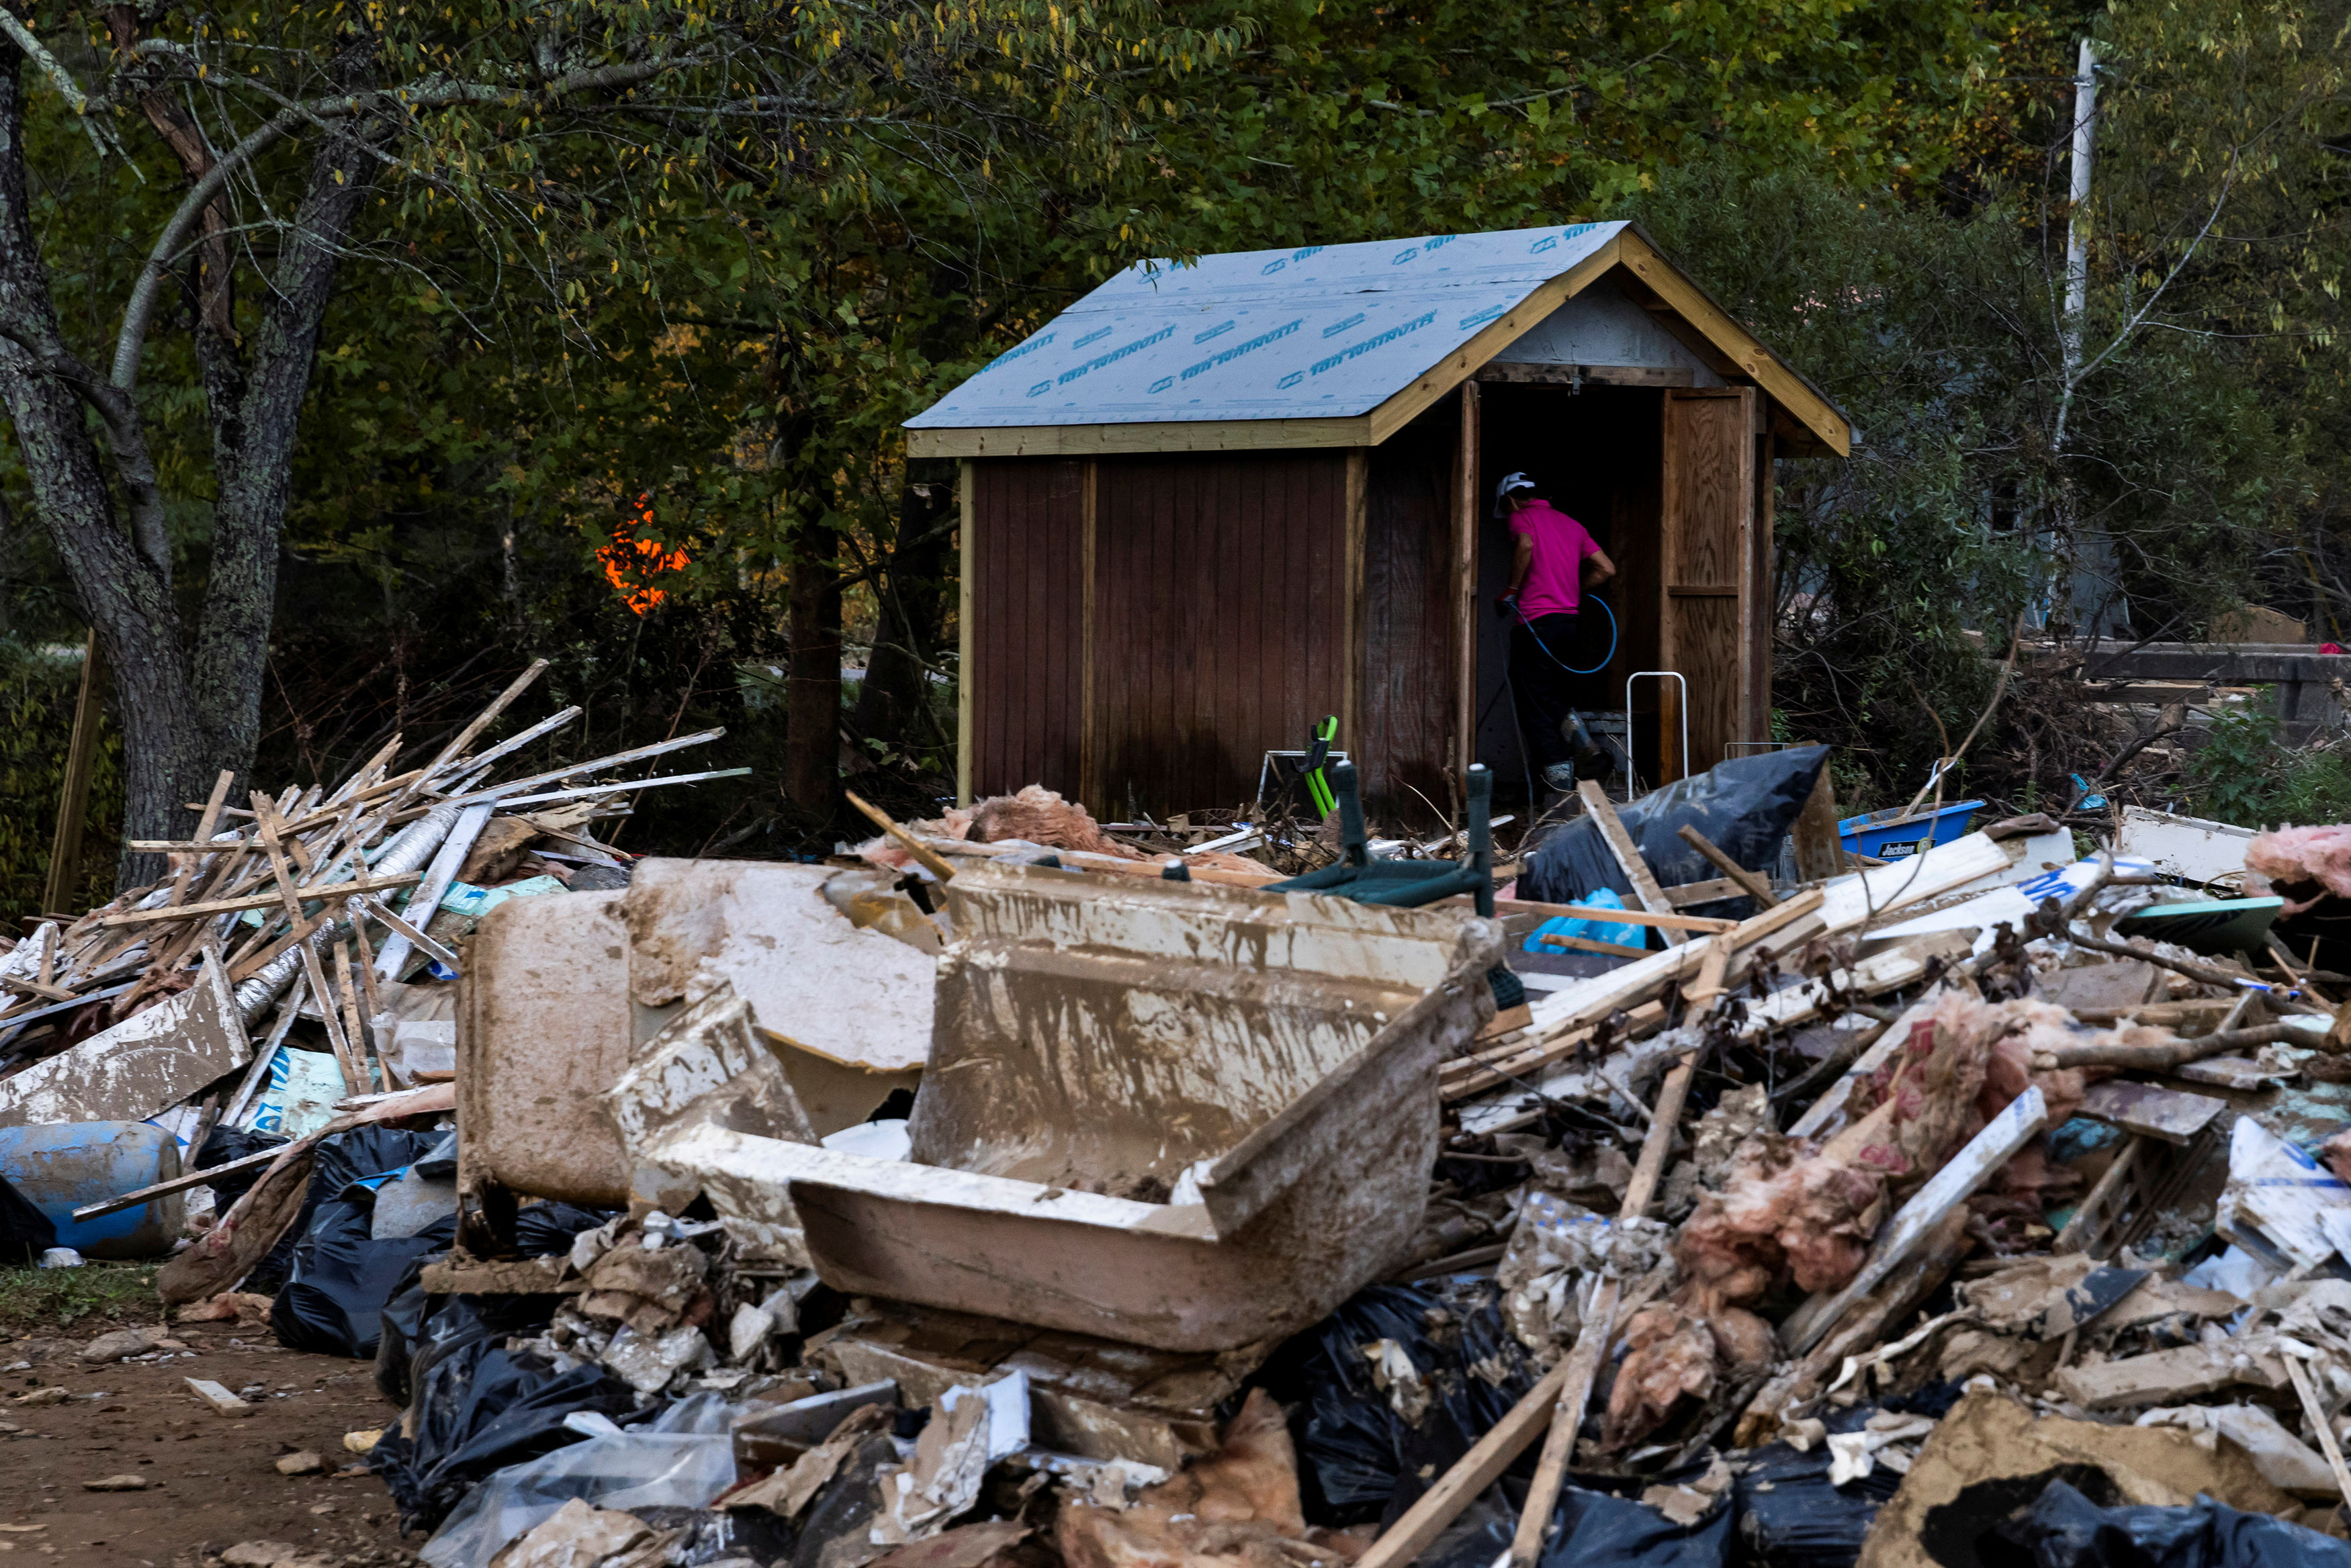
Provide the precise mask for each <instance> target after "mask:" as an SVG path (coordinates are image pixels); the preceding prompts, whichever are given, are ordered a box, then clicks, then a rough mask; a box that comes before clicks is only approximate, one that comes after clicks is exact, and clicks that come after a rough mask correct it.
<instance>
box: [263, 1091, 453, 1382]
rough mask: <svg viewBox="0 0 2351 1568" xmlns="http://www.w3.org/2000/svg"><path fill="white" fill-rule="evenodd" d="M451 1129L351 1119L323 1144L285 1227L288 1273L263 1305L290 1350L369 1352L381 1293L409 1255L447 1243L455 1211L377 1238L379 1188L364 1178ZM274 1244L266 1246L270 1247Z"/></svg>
mask: <svg viewBox="0 0 2351 1568" xmlns="http://www.w3.org/2000/svg"><path fill="white" fill-rule="evenodd" d="M445 1137H447V1135H446V1134H445V1133H437V1132H406V1131H403V1130H402V1129H400V1128H398V1127H353V1128H352V1129H351V1130H350V1132H346V1133H337V1134H336V1135H335V1136H334V1137H330V1138H328V1139H325V1140H324V1141H323V1142H321V1143H320V1144H319V1148H318V1152H317V1153H316V1154H315V1155H314V1156H313V1157H312V1158H311V1165H310V1185H309V1187H308V1189H306V1190H305V1192H304V1193H303V1197H302V1213H301V1216H300V1217H299V1218H298V1219H297V1220H295V1222H294V1226H293V1230H292V1231H291V1232H290V1234H291V1237H292V1241H293V1245H292V1247H291V1249H290V1250H289V1251H287V1259H286V1264H285V1274H284V1278H285V1282H284V1283H283V1284H282V1285H280V1286H279V1287H278V1290H277V1302H276V1304H274V1305H273V1306H271V1308H270V1309H269V1327H270V1331H271V1332H272V1333H273V1334H276V1335H277V1343H278V1344H280V1345H284V1346H286V1348H287V1349H288V1350H307V1351H310V1352H313V1353H314V1354H317V1355H344V1356H350V1357H353V1358H355V1359H365V1358H366V1357H369V1356H371V1355H374V1354H375V1352H376V1336H377V1334H378V1333H379V1332H380V1324H381V1317H382V1314H383V1307H384V1303H386V1302H388V1301H390V1300H391V1299H392V1292H393V1290H394V1289H395V1288H397V1287H398V1285H399V1283H400V1279H401V1275H402V1272H405V1271H406V1269H407V1267H408V1265H409V1263H410V1262H411V1261H412V1260H413V1259H416V1258H421V1257H423V1256H424V1255H425V1254H427V1253H429V1252H440V1251H447V1250H448V1247H449V1243H450V1242H451V1241H455V1239H456V1234H457V1221H456V1218H455V1216H454V1215H453V1216H451V1217H449V1218H448V1219H445V1220H438V1221H435V1222H434V1224H432V1225H429V1226H427V1227H425V1228H424V1229H423V1231H419V1232H418V1233H417V1234H415V1235H413V1236H402V1237H395V1238H387V1239H386V1240H384V1241H374V1240H372V1239H371V1237H370V1235H369V1231H370V1229H371V1226H372V1225H373V1223H374V1219H375V1189H374V1188H373V1187H371V1186H369V1185H367V1183H368V1181H369V1180H371V1179H375V1178H380V1177H383V1176H386V1175H388V1174H389V1173H392V1172H395V1171H399V1170H403V1169H405V1168H408V1167H409V1166H411V1165H413V1164H414V1163H415V1162H416V1161H417V1160H419V1159H421V1158H423V1157H424V1156H425V1155H427V1154H430V1153H432V1152H433V1150H434V1149H435V1148H437V1147H440V1145H441V1144H442V1142H443V1141H444V1138H445ZM276 1254H277V1249H275V1248H273V1249H272V1250H271V1255H272V1256H273V1257H275V1256H276Z"/></svg>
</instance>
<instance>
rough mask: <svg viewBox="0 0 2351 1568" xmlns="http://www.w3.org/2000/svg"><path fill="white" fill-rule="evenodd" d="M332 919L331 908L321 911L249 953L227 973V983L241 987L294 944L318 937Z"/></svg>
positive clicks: (333, 912)
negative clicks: (259, 948)
mask: <svg viewBox="0 0 2351 1568" xmlns="http://www.w3.org/2000/svg"><path fill="white" fill-rule="evenodd" d="M334 918H335V911H334V909H333V908H332V907H329V908H327V909H321V910H319V912H318V913H317V914H315V915H313V916H311V917H310V918H309V919H307V920H303V921H300V922H299V923H298V924H297V925H296V926H295V928H294V929H292V930H290V931H288V932H287V933H286V934H285V935H284V936H282V937H280V938H278V939H277V940H276V941H274V942H272V943H270V944H269V945H268V946H267V947H266V948H264V949H262V950H260V951H259V952H257V953H250V954H247V955H246V957H244V958H241V959H239V960H237V961H236V962H235V965H233V966H232V967H231V968H230V970H229V971H228V980H229V983H230V984H231V985H242V984H244V983H245V982H246V981H248V980H251V979H252V978H253V977H254V976H255V975H256V974H259V973H260V972H261V971H263V970H265V969H266V968H268V967H269V966H270V965H271V964H272V963H275V962H276V961H277V960H278V958H280V957H281V956H282V955H283V954H284V953H285V951H286V950H287V949H288V948H290V947H292V946H293V945H294V944H295V943H296V942H306V941H308V940H310V939H311V938H312V937H314V936H316V935H318V934H319V928H320V927H322V926H324V925H326V923H327V922H328V921H329V920H331V919H334Z"/></svg>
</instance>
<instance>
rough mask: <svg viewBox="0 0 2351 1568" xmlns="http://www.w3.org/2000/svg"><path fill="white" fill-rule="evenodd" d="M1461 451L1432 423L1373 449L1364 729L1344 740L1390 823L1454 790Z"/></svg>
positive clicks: (1421, 820)
mask: <svg viewBox="0 0 2351 1568" xmlns="http://www.w3.org/2000/svg"><path fill="white" fill-rule="evenodd" d="M1454 444H1455V441H1454V437H1453V432H1452V431H1451V430H1450V429H1448V428H1447V427H1446V426H1444V425H1441V424H1437V423H1436V422H1433V421H1432V422H1428V423H1422V424H1416V425H1411V426H1408V427H1406V428H1405V429H1404V430H1402V431H1397V432H1396V433H1395V435H1394V436H1392V437H1390V438H1389V439H1388V441H1387V442H1386V443H1385V444H1384V445H1381V446H1376V447H1374V448H1373V449H1372V452H1371V473H1370V483H1369V491H1370V494H1369V496H1368V498H1367V503H1366V505H1365V509H1364V731H1363V733H1362V734H1360V735H1352V736H1342V737H1341V739H1342V741H1343V742H1344V743H1345V745H1346V747H1347V749H1348V750H1349V751H1350V752H1352V753H1353V754H1354V756H1355V759H1356V765H1357V766H1358V767H1359V768H1361V769H1362V772H1363V780H1364V798H1365V800H1366V802H1367V803H1369V805H1370V806H1371V809H1372V811H1373V814H1374V815H1376V816H1378V817H1380V818H1381V819H1382V820H1384V821H1387V820H1394V819H1398V818H1401V819H1403V820H1405V821H1409V822H1413V823H1418V824H1421V825H1423V826H1426V825H1427V824H1428V823H1429V822H1430V821H1431V820H1432V819H1433V812H1432V810H1431V806H1430V805H1429V804H1428V803H1431V802H1433V803H1436V804H1437V805H1443V804H1444V803H1445V801H1446V800H1447V798H1448V797H1449V796H1450V795H1451V794H1452V785H1451V784H1449V783H1447V778H1446V766H1447V763H1448V762H1449V761H1450V753H1451V748H1452V745H1453V724H1454V715H1455V710H1456V706H1457V703H1458V700H1459V698H1458V693H1457V692H1456V691H1455V690H1454V688H1455V685H1456V683H1457V680H1458V678H1457V676H1456V675H1455V673H1454V666H1455V660H1454V658H1453V657H1452V654H1451V651H1450V650H1451V649H1452V647H1453V606H1452V602H1451V595H1452V591H1453V589H1452V584H1453V578H1452V569H1453V546H1452V538H1453V526H1454V523H1453V513H1452V506H1453V499H1452V496H1451V494H1450V493H1449V486H1450V484H1451V482H1452V476H1453V458H1454V452H1453V449H1454ZM1407 786H1409V787H1407ZM1414 790H1418V791H1419V792H1420V794H1414V793H1413V791H1414ZM1423 797H1426V799H1425V800H1424V798H1423Z"/></svg>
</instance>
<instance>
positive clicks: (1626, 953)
mask: <svg viewBox="0 0 2351 1568" xmlns="http://www.w3.org/2000/svg"><path fill="white" fill-rule="evenodd" d="M1542 944H1543V946H1545V947H1547V948H1561V949H1564V950H1570V951H1573V952H1579V953H1608V954H1611V955H1613V956H1614V957H1617V958H1647V957H1648V956H1649V950H1648V949H1646V948H1635V947H1627V946H1625V944H1624V943H1623V942H1604V941H1602V940H1599V939H1598V938H1596V937H1563V936H1561V935H1559V934H1558V933H1557V932H1555V931H1554V932H1551V933H1549V934H1546V935H1545V936H1544V937H1543V939H1542Z"/></svg>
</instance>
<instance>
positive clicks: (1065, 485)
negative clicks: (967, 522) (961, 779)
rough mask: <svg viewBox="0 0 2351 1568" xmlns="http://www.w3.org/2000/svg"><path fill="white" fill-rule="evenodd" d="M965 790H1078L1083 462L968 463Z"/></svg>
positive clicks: (1022, 460) (1071, 792) (1017, 460)
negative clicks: (968, 751) (968, 743)
mask: <svg viewBox="0 0 2351 1568" xmlns="http://www.w3.org/2000/svg"><path fill="white" fill-rule="evenodd" d="M972 486H973V505H972V525H973V529H974V532H975V535H976V539H975V541H974V548H973V553H972V573H973V576H974V578H975V581H974V583H973V587H972V621H973V626H972V632H973V638H972V668H971V669H970V670H967V671H966V672H965V679H966V680H968V681H970V682H971V687H972V750H973V753H974V754H973V758H972V769H971V784H972V793H973V794H974V795H975V796H977V795H989V794H1006V793H1008V792H1010V791H1013V790H1017V789H1019V788H1020V787H1021V786H1022V785H1023V784H1043V785H1044V786H1045V787H1046V788H1048V789H1055V790H1059V791H1061V793H1062V794H1068V795H1072V796H1074V795H1075V794H1077V793H1078V788H1079V777H1078V763H1079V739H1080V736H1081V732H1082V730H1083V709H1082V706H1081V701H1080V699H1081V693H1082V686H1083V682H1082V673H1081V670H1082V667H1081V663H1080V660H1081V656H1082V652H1083V649H1082V648H1081V630H1082V626H1083V613H1084V594H1083V590H1084V582H1083V579H1082V577H1081V567H1082V565H1083V560H1084V554H1085V511H1084V502H1085V464H1084V463H1083V462H1079V461H1076V460H1074V459H1063V458H991V459H987V460H983V461H981V462H977V463H975V464H974V465H973V472H972Z"/></svg>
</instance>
